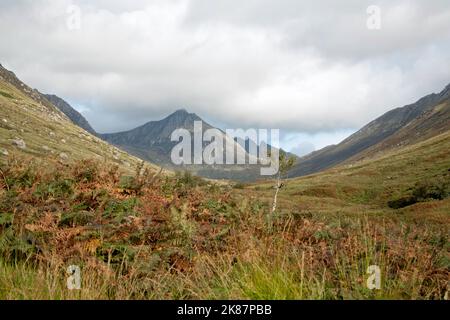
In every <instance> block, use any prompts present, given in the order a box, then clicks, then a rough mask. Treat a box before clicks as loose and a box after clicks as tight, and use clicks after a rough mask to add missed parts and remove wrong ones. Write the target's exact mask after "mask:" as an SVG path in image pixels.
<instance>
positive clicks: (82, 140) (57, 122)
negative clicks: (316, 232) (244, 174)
mask: <svg viewBox="0 0 450 320" xmlns="http://www.w3.org/2000/svg"><path fill="white" fill-rule="evenodd" d="M12 153H20V154H28V155H31V156H33V157H39V158H48V159H53V160H58V161H64V162H66V161H73V160H79V159H86V158H94V159H99V160H100V159H101V160H104V161H108V162H112V163H116V164H117V165H119V166H120V167H123V168H124V169H127V170H130V169H131V168H133V169H134V167H136V165H137V164H138V163H139V162H140V160H139V159H137V158H135V157H133V156H130V155H128V154H127V153H126V152H123V151H121V150H119V149H117V148H116V147H114V146H111V145H109V144H108V143H106V142H104V141H102V140H101V139H99V138H97V137H95V136H93V135H92V134H90V133H89V132H87V131H85V130H84V129H82V128H80V127H78V126H76V125H74V124H73V123H72V122H71V120H70V119H69V118H68V117H67V116H66V115H65V114H64V113H62V112H61V111H60V110H59V109H58V108H57V107H55V106H54V105H53V104H52V103H51V102H50V101H48V100H47V98H46V97H45V96H44V95H43V94H41V93H40V92H39V91H37V90H34V89H31V88H29V87H28V86H27V85H26V84H24V83H23V82H22V81H20V80H19V79H18V78H17V77H16V76H15V75H14V73H12V72H10V71H8V70H6V69H5V68H3V67H1V66H0V158H6V157H7V156H8V155H9V154H12Z"/></svg>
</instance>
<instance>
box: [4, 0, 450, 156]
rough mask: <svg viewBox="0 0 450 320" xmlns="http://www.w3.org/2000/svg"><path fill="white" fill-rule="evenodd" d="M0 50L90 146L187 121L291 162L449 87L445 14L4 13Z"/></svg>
mask: <svg viewBox="0 0 450 320" xmlns="http://www.w3.org/2000/svg"><path fill="white" fill-rule="evenodd" d="M70 5H77V6H79V8H81V12H82V14H81V28H80V29H77V30H70V29H69V28H68V27H67V19H68V18H70V17H71V16H70V14H68V12H67V9H68V7H69V6H70ZM370 5H377V6H379V8H380V9H381V29H380V30H369V29H368V28H367V25H366V21H367V19H368V17H369V15H368V14H367V12H366V10H367V7H368V6H370ZM0 39H1V41H0V63H2V64H3V65H5V66H6V67H8V68H10V69H12V70H13V71H15V72H16V73H17V75H18V76H19V77H20V78H22V79H23V80H24V81H25V82H27V83H28V84H30V85H31V86H33V87H36V88H38V89H39V90H41V91H43V92H46V93H55V94H57V95H59V96H61V97H63V98H65V99H66V100H68V101H69V102H70V103H71V104H73V106H74V107H75V108H77V109H78V110H79V111H81V112H82V113H83V114H84V115H85V116H86V117H87V118H88V120H89V121H90V122H91V124H92V125H93V127H94V128H95V129H97V130H98V131H100V132H113V131H118V130H125V129H131V128H132V127H134V126H136V125H140V124H143V123H145V122H147V121H149V120H154V119H160V118H161V117H163V116H166V115H168V114H169V113H171V112H173V111H175V110H176V109H179V108H186V109H188V110H190V111H191V112H196V113H197V114H199V115H200V116H202V117H204V118H205V119H207V120H209V121H211V122H212V123H213V124H216V125H219V126H221V127H222V128H225V127H230V128H235V127H263V128H280V129H282V130H283V132H284V134H283V145H284V147H285V148H287V149H292V150H294V151H296V152H298V153H302V151H301V150H306V149H308V148H309V149H311V148H320V147H323V146H325V145H327V144H329V143H335V142H338V141H339V140H342V139H343V138H345V136H346V135H348V134H349V133H351V132H352V131H355V130H357V129H359V128H360V127H361V126H363V125H364V124H366V123H367V122H369V121H371V120H373V119H374V118H375V117H377V116H379V115H381V114H383V113H384V112H386V111H388V110H390V109H392V108H394V107H399V106H403V105H405V104H407V103H410V102H413V101H415V100H416V99H418V98H420V97H421V96H423V95H425V94H428V93H430V92H436V91H439V90H441V89H442V88H443V87H445V85H446V84H448V83H449V82H450V3H449V1H448V0H434V1H432V0H430V1H421V0H410V1H406V0H404V1H392V0H380V1H363V0H350V1H335V0H328V1H317V0H316V1H308V3H307V2H306V1H299V0H271V1H269V0H246V1H231V0H214V1H210V0H197V1H195V0H192V1H188V0H180V1H175V0H174V1H168V0H156V1H138V0H132V1H121V0H97V1H87V0H83V1H82V0H80V1H75V0H73V1H70V0H33V1H31V0H30V1H17V0H14V1H10V0H6V1H5V0H2V1H1V2H0Z"/></svg>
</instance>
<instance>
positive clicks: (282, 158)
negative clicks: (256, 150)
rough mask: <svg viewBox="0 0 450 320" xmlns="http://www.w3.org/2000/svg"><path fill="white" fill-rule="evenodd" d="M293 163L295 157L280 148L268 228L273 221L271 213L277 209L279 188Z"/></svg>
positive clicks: (283, 183) (283, 184)
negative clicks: (289, 155)
mask: <svg viewBox="0 0 450 320" xmlns="http://www.w3.org/2000/svg"><path fill="white" fill-rule="evenodd" d="M294 164H295V158H294V157H288V155H287V154H286V152H284V151H283V150H280V155H279V170H278V174H277V178H276V184H275V195H274V197H273V203H272V211H271V213H270V216H269V229H270V230H271V229H272V221H273V219H272V218H273V215H274V213H275V211H276V210H277V204H278V194H279V192H280V190H281V189H282V188H283V187H284V186H285V185H286V183H285V180H286V179H287V174H288V172H289V170H291V169H292V167H293V166H294Z"/></svg>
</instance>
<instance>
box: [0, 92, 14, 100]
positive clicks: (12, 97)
mask: <svg viewBox="0 0 450 320" xmlns="http://www.w3.org/2000/svg"><path fill="white" fill-rule="evenodd" d="M0 95H1V96H3V97H5V98H8V99H14V96H12V95H11V94H9V93H7V92H4V91H0Z"/></svg>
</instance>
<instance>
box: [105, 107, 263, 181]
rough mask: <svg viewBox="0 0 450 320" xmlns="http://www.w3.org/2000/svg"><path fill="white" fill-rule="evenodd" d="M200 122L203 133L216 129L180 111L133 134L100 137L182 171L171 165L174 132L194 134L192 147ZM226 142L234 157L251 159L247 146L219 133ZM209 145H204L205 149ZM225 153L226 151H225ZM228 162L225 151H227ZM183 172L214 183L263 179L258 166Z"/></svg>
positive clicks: (199, 167) (195, 168)
mask: <svg viewBox="0 0 450 320" xmlns="http://www.w3.org/2000/svg"><path fill="white" fill-rule="evenodd" d="M195 121H201V122H202V129H203V132H205V131H206V130H208V129H215V128H214V127H213V126H212V125H210V124H209V123H207V122H206V121H204V120H202V119H201V118H200V117H199V116H198V115H196V114H195V113H189V112H188V111H186V110H185V109H181V110H178V111H176V112H174V113H172V114H171V115H169V116H167V117H166V118H164V119H162V120H159V121H151V122H148V123H146V124H144V125H142V126H140V127H137V128H135V129H133V130H130V131H125V132H119V133H112V134H101V135H100V137H101V138H102V139H104V140H105V141H107V142H109V143H111V144H113V145H115V146H117V147H118V148H120V149H123V150H125V151H127V152H129V153H131V154H133V155H135V156H137V157H140V158H141V159H144V160H148V161H150V162H152V163H155V164H158V165H161V166H164V167H166V168H170V169H173V170H179V169H180V167H179V166H174V165H172V160H171V153H172V149H173V148H174V147H175V146H176V145H177V144H178V142H172V141H171V135H172V132H173V131H175V130H176V129H186V130H188V131H189V132H190V133H191V137H192V141H191V143H192V146H193V145H194V142H193V139H194V134H193V132H194V122H195ZM219 131H220V132H221V134H222V139H223V141H228V142H230V143H231V144H233V145H234V148H235V152H236V153H235V154H237V152H242V153H243V154H245V155H246V159H247V162H248V159H249V157H250V155H249V154H248V152H247V150H246V149H245V147H246V146H248V144H247V145H244V144H240V143H238V142H237V141H233V140H232V138H231V137H229V136H228V135H226V134H225V132H223V131H222V130H219ZM208 144H209V143H203V144H202V145H203V147H205V146H206V145H208ZM224 149H225V148H224ZM223 156H224V159H225V150H224V154H223ZM181 169H184V170H189V171H192V172H194V173H195V174H198V175H200V176H203V177H206V178H212V179H233V180H244V181H245V180H256V179H259V178H260V171H259V170H260V167H259V166H255V165H206V164H203V165H186V166H183V167H181Z"/></svg>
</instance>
